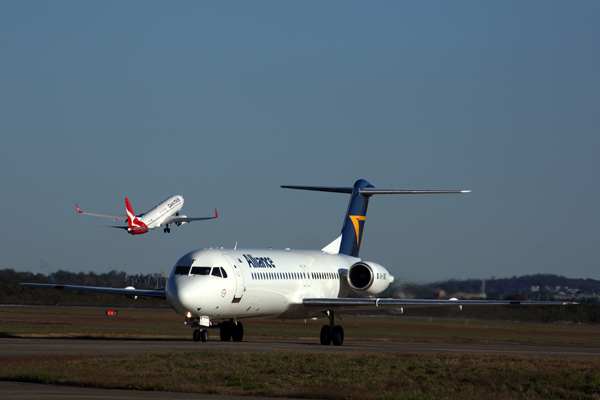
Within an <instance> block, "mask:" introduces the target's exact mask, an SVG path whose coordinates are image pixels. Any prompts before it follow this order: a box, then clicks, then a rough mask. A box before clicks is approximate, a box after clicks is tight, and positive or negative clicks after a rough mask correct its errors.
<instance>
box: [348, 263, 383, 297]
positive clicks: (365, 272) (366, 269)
mask: <svg viewBox="0 0 600 400" xmlns="http://www.w3.org/2000/svg"><path fill="white" fill-rule="evenodd" d="M392 282H394V277H393V276H392V274H390V271H388V270H387V269H385V267H383V266H381V265H379V264H377V263H374V262H371V261H359V262H357V263H356V264H353V265H352V266H351V267H350V268H349V269H348V284H349V285H350V287H351V288H352V289H354V290H355V291H356V292H358V293H361V294H366V295H376V294H379V293H381V292H383V291H384V290H385V289H387V288H388V286H390V283H392Z"/></svg>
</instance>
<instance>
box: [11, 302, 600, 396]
mask: <svg viewBox="0 0 600 400" xmlns="http://www.w3.org/2000/svg"><path fill="white" fill-rule="evenodd" d="M105 311H106V309H103V308H69V307H0V336H4V337H75V338H77V337H80V338H88V337H96V338H99V337H106V338H143V339H164V338H170V339H190V338H191V329H189V328H188V327H186V326H185V325H183V318H182V317H181V316H179V315H177V314H176V313H174V312H172V311H167V310H148V309H145V310H136V309H119V310H118V315H117V316H106V315H105ZM344 319H345V320H346V322H347V323H346V324H345V325H344V328H345V332H346V340H381V341H383V340H386V341H390V340H391V341H431V342H433V341H436V342H457V343H458V342H473V343H487V342H493V341H516V342H543V343H572V344H585V345H592V346H600V327H598V326H586V325H573V324H537V323H536V324H534V323H515V322H490V321H466V320H436V319H432V320H429V319H416V318H405V317H400V318H380V317H378V318H356V317H347V318H346V317H344ZM324 323H325V319H324V318H323V319H319V320H318V321H312V320H308V321H306V322H304V321H275V320H248V321H244V325H245V339H252V338H261V339H264V338H272V339H278V338H296V339H306V340H311V341H318V332H319V329H320V326H321V325H323V324H324ZM0 356H1V355H0ZM0 379H2V380H16V381H27V382H41V383H53V384H64V385H75V386H85V387H99V388H122V389H136V390H161V391H163V390H164V391H174V392H193V393H221V394H240V395H259V396H277V397H301V398H321V399H393V398H407V399H486V400H487V399H521V398H527V399H529V398H531V399H549V398H560V399H600V359H595V358H568V357H560V358H558V357H556V358H554V357H528V356H503V355H457V354H423V353H419V354H417V353H400V352H399V353H364V352H360V353H359V352H350V353H346V352H344V353H335V355H334V356H332V354H331V353H329V354H322V353H309V352H306V353H304V352H293V353H292V352H285V353H247V354H246V353H243V352H240V351H227V352H222V351H200V352H178V353H173V352H170V353H156V354H143V355H132V356H80V357H70V356H33V357H10V358H7V357H5V358H2V362H0Z"/></svg>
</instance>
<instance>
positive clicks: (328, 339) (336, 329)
mask: <svg viewBox="0 0 600 400" xmlns="http://www.w3.org/2000/svg"><path fill="white" fill-rule="evenodd" d="M326 315H327V317H328V318H329V325H323V327H322V328H321V336H320V338H321V344H322V345H325V346H328V345H330V344H331V343H333V345H334V346H341V345H342V344H344V328H342V327H341V326H339V325H335V326H334V320H333V319H334V314H333V311H327V314H326Z"/></svg>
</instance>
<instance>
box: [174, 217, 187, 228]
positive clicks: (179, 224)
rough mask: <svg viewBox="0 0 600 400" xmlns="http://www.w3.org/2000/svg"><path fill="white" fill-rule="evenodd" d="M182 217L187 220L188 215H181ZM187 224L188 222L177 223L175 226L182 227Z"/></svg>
mask: <svg viewBox="0 0 600 400" xmlns="http://www.w3.org/2000/svg"><path fill="white" fill-rule="evenodd" d="M180 217H182V218H187V215H180ZM185 224H187V222H177V223H176V224H175V225H177V226H181V225H185Z"/></svg>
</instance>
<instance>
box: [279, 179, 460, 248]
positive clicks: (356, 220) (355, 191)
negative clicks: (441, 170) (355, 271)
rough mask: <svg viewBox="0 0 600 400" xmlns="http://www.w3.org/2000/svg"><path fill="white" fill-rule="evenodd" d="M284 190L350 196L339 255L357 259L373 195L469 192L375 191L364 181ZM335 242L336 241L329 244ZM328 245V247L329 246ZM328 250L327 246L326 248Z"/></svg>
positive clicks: (292, 187) (289, 187) (375, 189)
mask: <svg viewBox="0 0 600 400" xmlns="http://www.w3.org/2000/svg"><path fill="white" fill-rule="evenodd" d="M281 187H282V188H285V189H301V190H314V191H318V192H334V193H349V194H352V196H351V197H350V202H349V203H348V210H347V211H346V217H345V218H344V225H343V226H342V235H341V242H340V248H339V251H338V253H339V254H346V255H348V256H352V257H358V253H359V250H360V243H361V239H362V233H363V230H364V227H365V219H366V216H367V207H368V206H369V198H370V197H371V196H372V195H374V194H429V193H468V192H470V190H405V189H377V188H375V187H373V185H371V184H370V183H369V182H367V181H365V180H364V179H359V180H357V181H356V182H355V183H354V186H353V187H323V186H281ZM336 242H337V239H336V240H335V241H334V242H333V243H332V244H331V245H333V244H334V243H336ZM331 245H330V246H331ZM327 247H328V248H329V246H327Z"/></svg>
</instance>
